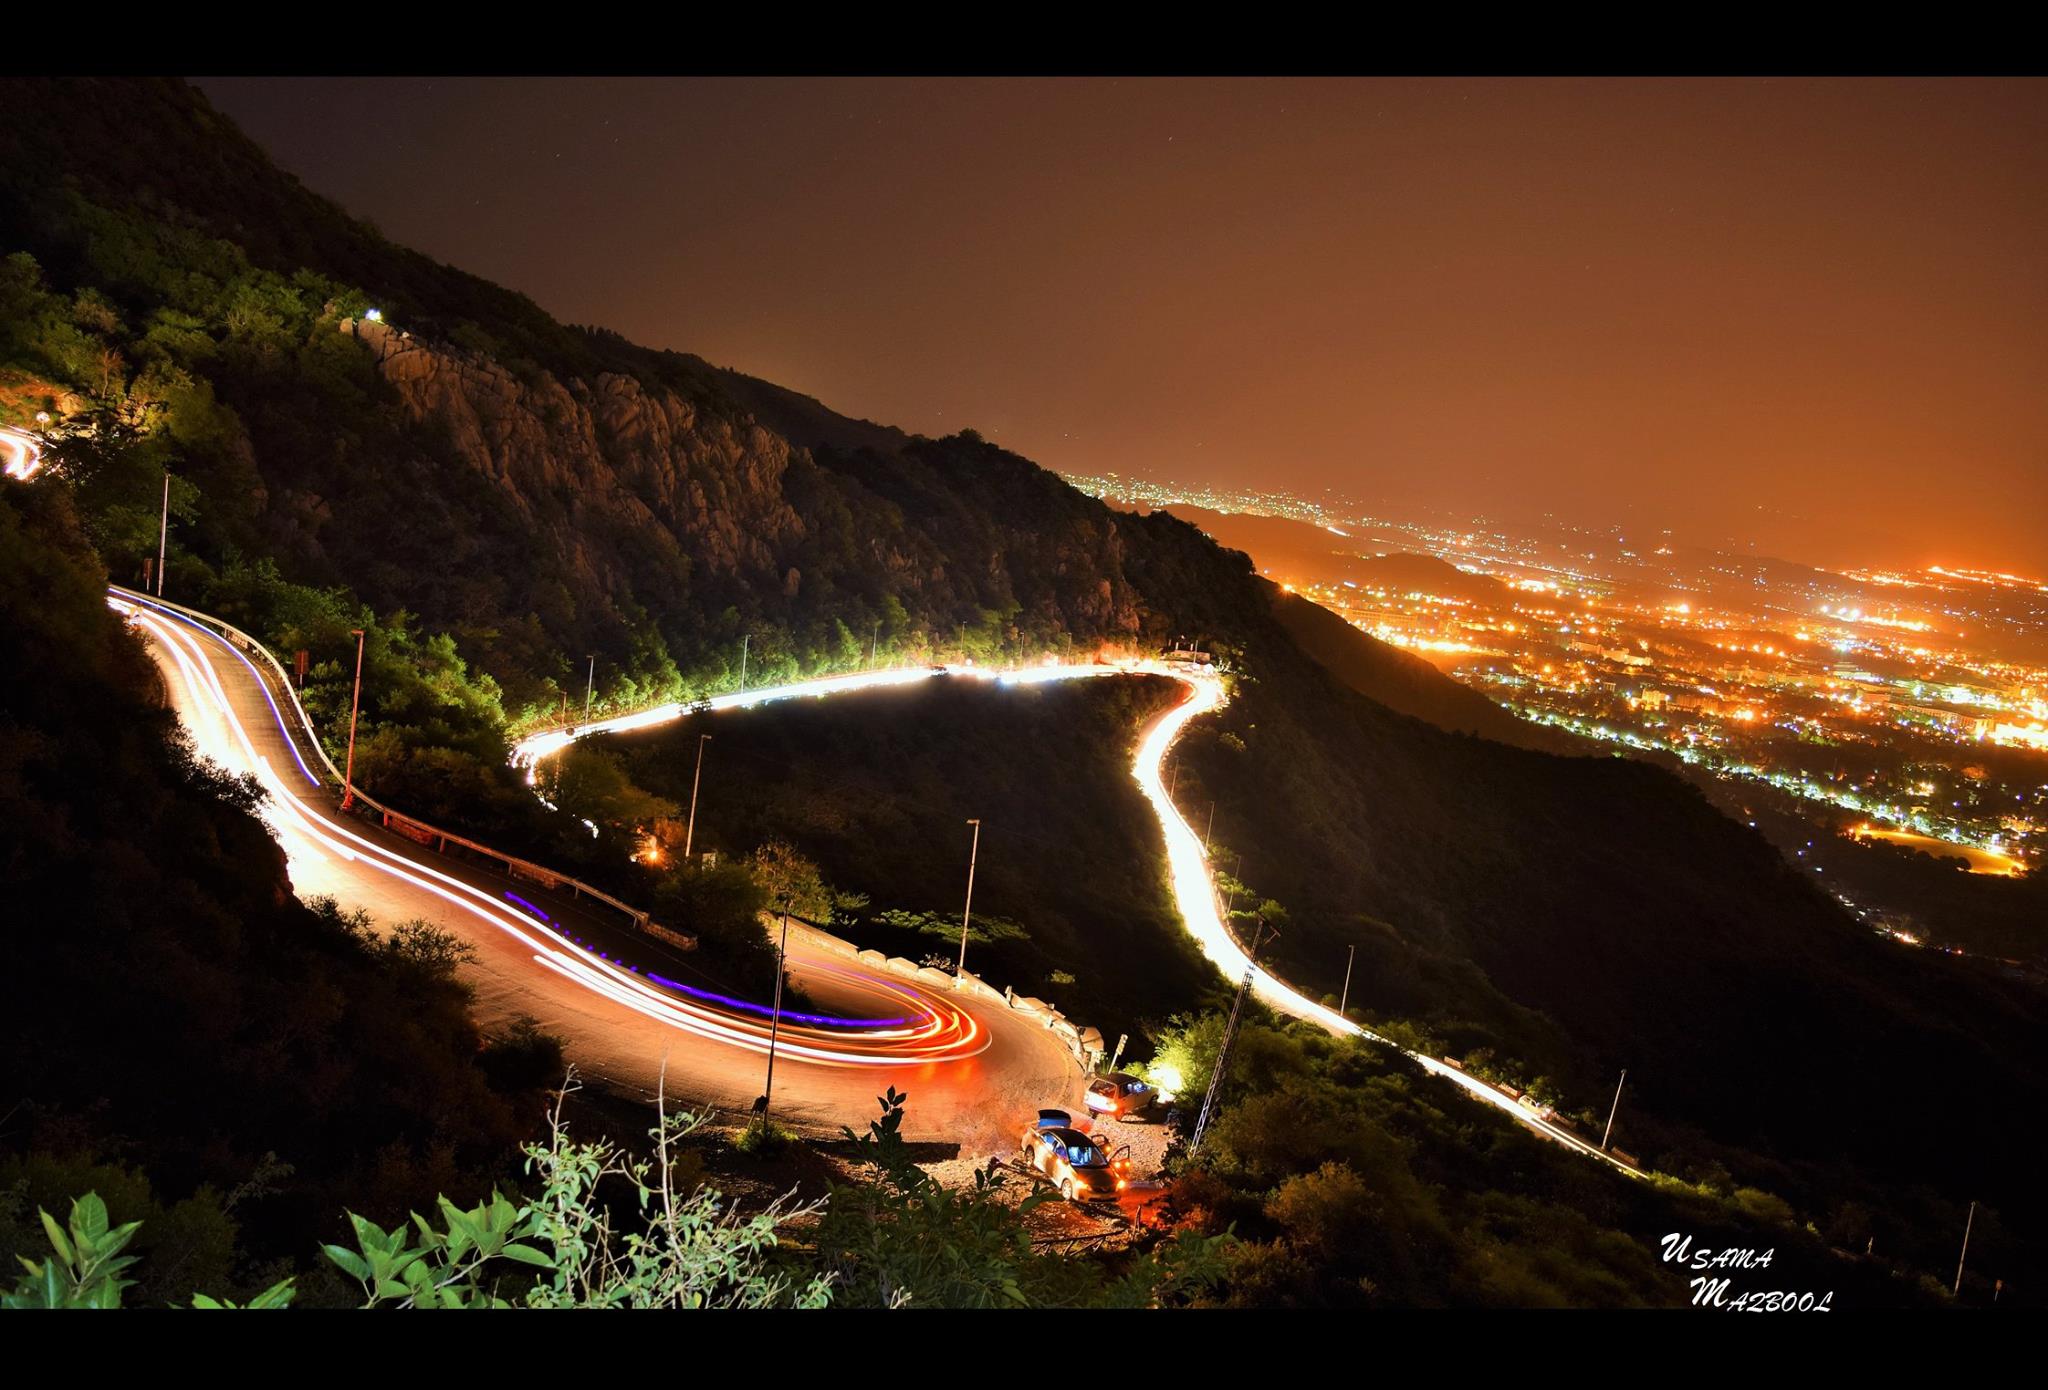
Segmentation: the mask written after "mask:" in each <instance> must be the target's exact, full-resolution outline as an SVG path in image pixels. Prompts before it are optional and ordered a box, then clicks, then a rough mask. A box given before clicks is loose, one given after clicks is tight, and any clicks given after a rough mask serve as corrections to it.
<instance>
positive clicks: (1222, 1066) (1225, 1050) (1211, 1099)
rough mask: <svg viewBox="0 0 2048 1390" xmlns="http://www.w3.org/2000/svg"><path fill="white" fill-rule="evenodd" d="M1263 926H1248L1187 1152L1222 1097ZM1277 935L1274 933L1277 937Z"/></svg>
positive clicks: (1198, 1145)
mask: <svg viewBox="0 0 2048 1390" xmlns="http://www.w3.org/2000/svg"><path fill="white" fill-rule="evenodd" d="M1264 927H1265V923H1263V922H1257V923H1255V924H1254V925H1253V927H1252V948H1251V950H1250V951H1248V952H1246V953H1245V961H1244V979H1243V980H1241V981H1239V982H1238V986H1237V999H1236V1000H1235V1002H1233V1003H1232V1004H1231V1006H1230V1021H1229V1022H1228V1023H1226V1024H1224V1025H1223V1046H1222V1047H1221V1048H1219V1049H1218V1050H1217V1053H1216V1070H1215V1071H1213V1072H1211V1073H1210V1074H1209V1092H1208V1094H1207V1095H1205V1096H1203V1097H1202V1113H1201V1115H1200V1116H1199V1117H1197V1119H1196V1120H1195V1133H1194V1137H1193V1138H1191V1139H1189V1140H1188V1152H1189V1153H1194V1152H1195V1151H1196V1150H1198V1149H1200V1148H1201V1147H1202V1136H1203V1135H1204V1134H1206V1133H1208V1131H1209V1121H1210V1120H1212V1119H1214V1118H1215V1116H1216V1102H1217V1101H1218V1100H1219V1099H1220V1098H1221V1097H1222V1095H1223V1077H1224V1073H1225V1072H1226V1071H1227V1070H1228V1069H1229V1066H1230V1045H1231V1044H1232V1043H1234V1042H1236V1041H1237V1027H1238V1024H1239V1023H1240V1022H1241V1021H1243V1018H1244V1000H1245V996H1246V995H1248V994H1250V993H1251V992H1252V976H1253V975H1254V974H1256V973H1257V971H1258V968H1259V964H1258V962H1259V947H1260V946H1261V945H1262V944H1263V943H1264V941H1265V939H1266V938H1265V936H1264V934H1263V928H1264ZM1279 934H1280V933H1279V932H1277V931H1276V932H1274V933H1273V935H1274V936H1278V935H1279Z"/></svg>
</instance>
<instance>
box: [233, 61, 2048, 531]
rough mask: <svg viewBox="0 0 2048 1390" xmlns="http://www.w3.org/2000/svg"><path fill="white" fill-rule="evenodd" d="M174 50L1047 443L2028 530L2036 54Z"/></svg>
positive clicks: (953, 415)
mask: <svg viewBox="0 0 2048 1390" xmlns="http://www.w3.org/2000/svg"><path fill="white" fill-rule="evenodd" d="M199 81H200V85H201V87H202V88H203V89H204V90H205V91H206V93H207V94H208V96H209V97H210V98H211V99H212V100H213V101H214V102H215V103H216V104H217V105H218V106H220V107H221V108H222V109H223V110H225V111H226V112H227V113H228V114H230V115H231V116H233V117H234V118H235V119H236V120H237V121H239V122H240V123H241V124H242V126H243V127H244V128H245V129H246V130H247V131H248V132H249V133H250V134H251V135H252V136H254V137H255V138H256V139H257V140H258V141H260V142H261V143H262V144H263V145H264V146H266V147H267V148H268V149H269V150H270V151H271V153H272V154H273V155H274V156H276V158H277V159H278V160H279V161H280V162H281V163H282V164H283V165H284V166H285V167H286V168H288V169H290V170H291V171H292V172H294V173H296V174H298V175H299V176H300V178H302V179H303V180H304V181H305V182H306V183H307V184H308V185H310V186H311V187H313V188H314V189H316V190H318V191H319V192H322V193H324V194H327V195H329V196H330V197H333V198H335V199H336V200H337V201H339V202H340V203H342V204H343V205H344V206H345V207H347V208H348V209H349V210H351V211H352V212H355V213H357V214H359V215H362V216H366V217H368V218H370V219H371V220H372V221H374V222H375V223H376V224H377V225H378V226H379V227H381V228H382V229H383V230H384V231H385V233H386V234H387V235H389V236H391V237H393V238H394V239H396V240H399V241H402V242H405V243H408V244H410V245H413V246H415V247H418V248H419V249H421V250H423V251H426V252H428V253H429V254H431V255H433V256H435V257H438V258H440V259H443V260H447V261H451V262H453V263H455V264H458V265H460V266H462V267H464V268H465V269H468V270H472V271H475V272H477V273H479V274H482V275H485V276H487V277H489V278H491V279H494V280H497V281H500V282H502V283H504V284H507V285H510V286H512V287H514V288H516V289H519V290H522V291H524V292H525V293H527V294H529V295H531V296H532V297H533V298H534V299H536V300H537V301H538V302H539V303H540V304H541V305H543V306H544V307H545V308H547V309H548V310H549V311H551V312H552V313H554V314H555V315H557V316H558V317H560V318H563V319H566V320H570V321H572V322H578V323H597V324H603V325H606V326H608V327H611V328H614V329H617V330H618V331H620V332H622V333H624V334H625V335H627V336H628V337H630V338H633V339H635V340H637V341H640V342H643V343H647V344H649V345H652V346H658V347H675V348H681V349H684V350H687V351H691V352H696V353H699V354H701V355H703V356H705V357H707V358H709V359H711V360H712V361H714V362H717V363H720V364H722V365H728V366H733V367H737V368H739V369H741V370H743V371H747V372H751V373H754V374H756V375H759V376H763V377H767V378H768V379H770V380H773V381H776V382H779V383H781V384H783V385H786V386H791V387H794V388H796V389H798V390H801V391H804V392H807V393H810V394H812V395H816V396H818V397H819V398H821V399H822V400H824V401H825V402H826V403H827V404H829V405H831V406H833V407H835V408H836V409H839V410H842V411H844V412H846V413H848V414H852V415H858V416H866V417H868V418H872V419H876V420H882V421H886V422H888V423H891V424H897V425H901V426H903V427H905V428H907V429H912V430H917V431H921V432H923V433H927V434H946V433H951V432H952V431H954V430H956V429H959V428H961V427H963V426H969V425H972V426H974V427H977V428H979V429H981V430H982V431H983V432H984V433H985V434H987V435H989V436H990V437H991V438H992V439H994V440H996V441H997V442H999V443H1002V444H1005V445H1007V446H1009V447H1011V448H1014V449H1016V450H1018V451H1020V452H1022V453H1025V454H1027V455H1029V456H1031V457H1032V458H1034V459H1037V460H1038V461H1039V462H1041V463H1044V464H1046V465H1047V466H1049V467H1053V468H1057V469H1061V470H1063V471H1070V472H1105V471H1117V472H1121V473H1125V474H1135V475H1142V476H1147V477H1154V478H1160V479H1180V480H1185V481H1194V482H1211V483H1267V484H1272V485H1277V486H1287V487H1291V488H1294V489H1297V490H1301V491H1305V492H1311V493H1312V492H1314V491H1315V490H1316V489H1319V488H1321V487H1324V486H1333V487H1336V488H1339V489H1342V490H1345V491H1347V492H1350V493H1352V494H1355V495H1357V496H1359V497H1361V498H1364V499H1367V500H1369V501H1378V502H1380V503H1381V504H1383V505H1385V506H1387V507H1388V508H1389V509H1396V510H1409V511H1413V510H1417V509H1421V508H1442V509H1446V510H1449V511H1454V512H1455V513H1456V514H1458V515H1461V516H1469V515H1472V514H1474V513H1485V514H1489V515H1493V516H1497V517H1505V518H1527V517H1535V516H1540V515H1542V514H1544V513H1547V512H1548V513H1556V514H1558V515H1560V516H1563V517H1567V518H1569V519H1571V520H1574V521H1581V522H1586V523H1607V522H1618V523H1622V524H1624V525H1626V526H1628V527H1630V528H1652V527H1664V526H1670V527H1673V528H1675V529H1676V531H1677V534H1678V535H1679V536H1680V538H1682V539H1695V540H1715V539H1721V538H1724V537H1729V536H1733V537H1736V538H1738V539H1739V540H1740V541H1743V542H1754V543H1756V544H1757V545H1758V546H1759V547H1760V548H1764V549H1769V550H1772V551H1774V552H1775V553H1779V554H1791V555H1793V556H1794V557H1796V558H1805V559H1818V560H1824V561H1840V560H1875V561H1892V562H1898V563H1916V562H1941V563H1948V564H1984V565H1999V566H2007V567H2024V568H2026V569H2029V570H2031V571H2035V572H2040V571H2048V84H2044V83H2042V82H2039V81H2009V82H1989V81H1910V82H1906V81H1864V80H1853V81H1844V80H1837V81H1824V82H1812V81H1777V80H1773V81H1760V80H1740V81H1703V80H1681V81H1657V82H1637V81H1626V82H1624V81H1512V80H1502V81H1493V80H1489V81H1464V80H1460V81H1409V80H1399V81H1386V80H1371V81H1263V80H1261V81H1251V80H1201V81H1178V80H1176V81H1160V80H1123V81H1109V80H1086V81H1070V80H1061V81H1035V80H1034V81H991V80H974V81H935V80H907V81H882V82H876V81H840V80H831V81H819V80H802V81H751V80H749V81H739V80H709V81H706V80H654V81H618V80H609V79H606V80H587V79H584V80H568V81H554V80H548V81H533V80H516V81H497V80H460V81H444V80H431V81H430V80H381V79H377V80H372V79H365V80H342V79H335V80H327V79H321V80H305V79H279V80H268V79H245V78H237V79H200V80H199Z"/></svg>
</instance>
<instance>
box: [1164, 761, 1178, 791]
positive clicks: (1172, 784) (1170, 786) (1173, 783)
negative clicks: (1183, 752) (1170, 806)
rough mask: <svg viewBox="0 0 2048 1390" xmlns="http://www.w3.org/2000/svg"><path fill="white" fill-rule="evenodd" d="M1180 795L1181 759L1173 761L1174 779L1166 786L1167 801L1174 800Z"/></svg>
mask: <svg viewBox="0 0 2048 1390" xmlns="http://www.w3.org/2000/svg"><path fill="white" fill-rule="evenodd" d="M1178 795H1180V759H1179V758H1175V759H1174V760H1173V779H1172V780H1171V781H1169V782H1168V783H1167V784H1166V799H1167V800H1168V801H1171V800H1173V799H1174V798H1175V797H1176V796H1178Z"/></svg>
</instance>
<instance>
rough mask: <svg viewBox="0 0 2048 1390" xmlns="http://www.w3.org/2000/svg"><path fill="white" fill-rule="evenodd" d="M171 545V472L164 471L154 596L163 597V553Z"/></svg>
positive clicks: (157, 535)
mask: <svg viewBox="0 0 2048 1390" xmlns="http://www.w3.org/2000/svg"><path fill="white" fill-rule="evenodd" d="M170 543H171V470H170V469H168V468H166V469H165V470H164V517H163V520H162V521H161V522H160V523H158V525H157V531H156V596H157V597H158V598H162V597H163V596H164V552H165V550H167V549H168V548H169V546H170Z"/></svg>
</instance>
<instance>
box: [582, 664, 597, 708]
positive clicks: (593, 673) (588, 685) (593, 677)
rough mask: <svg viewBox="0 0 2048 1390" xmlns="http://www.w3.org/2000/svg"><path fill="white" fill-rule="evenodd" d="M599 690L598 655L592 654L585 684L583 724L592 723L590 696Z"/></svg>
mask: <svg viewBox="0 0 2048 1390" xmlns="http://www.w3.org/2000/svg"><path fill="white" fill-rule="evenodd" d="M596 689H597V655H596V654H595V653H592V654H591V658H590V675H589V678H588V679H586V680H585V681H584V683H583V722H584V723H586V724H588V723H589V722H590V696H591V693H592V692H593V691H595V690H596Z"/></svg>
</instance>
